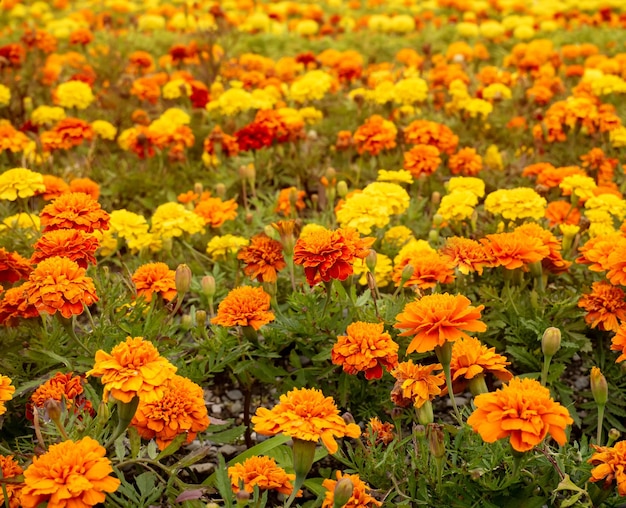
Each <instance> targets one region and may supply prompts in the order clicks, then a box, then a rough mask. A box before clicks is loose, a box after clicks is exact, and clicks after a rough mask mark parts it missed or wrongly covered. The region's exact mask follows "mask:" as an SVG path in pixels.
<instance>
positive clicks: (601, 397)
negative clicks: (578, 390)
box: [591, 367, 609, 406]
mask: <svg viewBox="0 0 626 508" xmlns="http://www.w3.org/2000/svg"><path fill="white" fill-rule="evenodd" d="M591 393H592V394H593V398H594V400H595V401H596V404H597V405H598V406H604V405H606V401H607V400H608V399H609V385H608V384H607V382H606V378H605V377H604V374H602V372H601V371H600V369H599V368H598V367H592V368H591Z"/></svg>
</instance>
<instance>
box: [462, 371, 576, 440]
mask: <svg viewBox="0 0 626 508" xmlns="http://www.w3.org/2000/svg"><path fill="white" fill-rule="evenodd" d="M474 404H475V405H476V410H475V411H474V412H473V413H472V414H471V416H470V417H469V418H468V420H467V423H468V424H469V425H470V426H471V427H472V429H474V431H475V432H478V433H479V434H480V437H481V438H482V439H483V441H485V442H487V443H494V442H495V441H497V440H498V439H503V438H505V437H508V438H510V441H511V446H512V447H513V449H514V450H516V451H518V452H526V451H528V450H531V449H532V448H534V447H535V446H537V445H538V444H539V443H541V442H542V441H543V440H544V438H545V437H546V436H547V435H548V434H550V436H552V437H553V438H554V440H555V441H556V442H557V443H559V444H560V445H561V446H563V445H564V444H565V442H566V441H567V437H566V436H565V427H567V425H571V424H572V423H573V422H574V420H573V419H572V417H571V416H570V415H569V413H568V411H567V409H566V408H565V407H563V406H561V404H559V403H558V402H554V400H552V397H551V396H550V390H548V389H547V388H545V387H543V386H541V384H540V383H539V382H538V381H536V380H534V379H530V378H524V379H520V378H513V379H511V381H510V382H509V384H508V385H506V386H505V387H503V388H501V389H499V390H497V391H495V392H491V393H483V394H480V395H478V396H477V397H475V398H474Z"/></svg>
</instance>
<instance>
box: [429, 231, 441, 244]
mask: <svg viewBox="0 0 626 508" xmlns="http://www.w3.org/2000/svg"><path fill="white" fill-rule="evenodd" d="M438 241H439V231H438V230H436V229H431V230H430V231H429V232H428V242H429V243H437V242H438Z"/></svg>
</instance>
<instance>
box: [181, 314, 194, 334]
mask: <svg viewBox="0 0 626 508" xmlns="http://www.w3.org/2000/svg"><path fill="white" fill-rule="evenodd" d="M192 326H193V320H192V319H191V316H190V315H189V314H183V315H182V317H181V318H180V327H181V328H182V329H183V331H185V332H186V331H187V330H191V327H192Z"/></svg>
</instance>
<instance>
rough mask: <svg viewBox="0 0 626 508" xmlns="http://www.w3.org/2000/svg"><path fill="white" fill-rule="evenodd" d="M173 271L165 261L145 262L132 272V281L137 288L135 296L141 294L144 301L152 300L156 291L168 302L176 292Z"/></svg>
mask: <svg viewBox="0 0 626 508" xmlns="http://www.w3.org/2000/svg"><path fill="white" fill-rule="evenodd" d="M174 275H175V272H174V270H171V269H170V267H169V266H167V265H166V264H165V263H146V264H145V265H142V266H140V267H139V268H137V270H135V273H133V276H132V281H133V284H135V287H136V288H137V296H142V297H143V298H144V299H145V300H146V302H151V301H152V296H153V295H154V293H157V294H159V295H161V296H162V297H163V299H164V300H167V301H168V302H169V301H170V300H173V299H174V297H175V296H176V294H177V291H176V282H175V280H174Z"/></svg>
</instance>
